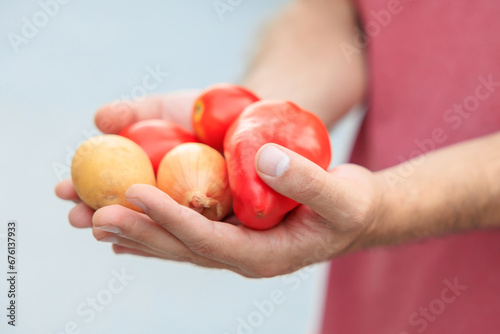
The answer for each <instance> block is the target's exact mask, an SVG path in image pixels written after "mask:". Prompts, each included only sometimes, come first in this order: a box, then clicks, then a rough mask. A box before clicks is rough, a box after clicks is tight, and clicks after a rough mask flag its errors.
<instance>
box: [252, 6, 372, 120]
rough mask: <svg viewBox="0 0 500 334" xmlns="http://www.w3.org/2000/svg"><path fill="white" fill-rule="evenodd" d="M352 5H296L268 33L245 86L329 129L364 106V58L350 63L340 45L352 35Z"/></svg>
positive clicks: (358, 58) (353, 9) (353, 15)
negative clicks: (315, 117) (285, 102)
mask: <svg viewBox="0 0 500 334" xmlns="http://www.w3.org/2000/svg"><path fill="white" fill-rule="evenodd" d="M355 27H356V12H355V8H354V7H353V5H352V3H351V1H350V0H300V1H296V2H294V3H293V4H292V5H291V6H290V7H289V8H288V9H287V10H286V11H285V12H284V13H283V14H282V15H281V16H280V17H279V18H278V19H277V20H276V21H275V22H274V23H273V25H272V26H271V27H270V29H269V31H267V32H266V37H265V38H264V40H263V43H262V45H261V47H260V49H259V50H258V53H257V55H256V58H255V60H254V62H253V64H252V65H251V66H250V68H249V71H248V73H247V75H246V78H245V79H244V81H243V84H244V85H245V86H247V87H249V88H250V89H252V90H254V91H255V92H257V94H258V95H260V96H261V97H263V98H279V99H288V100H291V101H294V102H296V103H297V104H298V105H300V106H301V107H303V108H305V109H307V110H310V111H312V112H314V113H316V114H317V115H318V116H320V117H321V119H322V120H323V121H324V122H325V123H326V124H327V125H330V124H332V123H333V122H335V121H336V120H338V119H339V118H340V117H341V116H342V115H343V114H344V113H345V112H347V111H348V110H350V108H351V107H352V106H353V105H355V104H357V103H360V102H361V101H362V98H363V95H364V90H365V85H366V77H365V63H364V58H363V55H361V54H360V55H359V56H356V57H353V59H351V61H350V62H348V61H347V59H346V58H345V57H344V55H343V53H342V51H341V49H340V47H339V45H340V43H341V42H348V41H351V40H352V39H353V37H354V34H355V31H356V30H355Z"/></svg>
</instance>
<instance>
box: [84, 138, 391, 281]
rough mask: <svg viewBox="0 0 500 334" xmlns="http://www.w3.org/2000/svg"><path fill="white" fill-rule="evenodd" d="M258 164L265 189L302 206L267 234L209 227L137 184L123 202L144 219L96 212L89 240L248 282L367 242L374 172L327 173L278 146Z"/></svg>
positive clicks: (262, 153)
mask: <svg viewBox="0 0 500 334" xmlns="http://www.w3.org/2000/svg"><path fill="white" fill-rule="evenodd" d="M255 165H256V169H257V171H258V174H259V176H260V177H261V178H262V180H263V181H264V182H266V183H267V184H268V185H269V186H270V187H272V188H273V189H275V190H276V191H278V192H280V193H281V194H283V195H285V196H288V197H290V198H292V199H294V200H296V201H297V202H299V203H301V204H300V205H299V206H298V207H297V208H296V209H294V210H293V211H292V212H290V213H289V214H288V215H287V216H286V217H285V219H284V220H283V221H282V222H281V223H280V224H278V225H277V226H275V227H273V228H271V229H269V230H265V231H255V230H252V229H249V228H246V227H244V226H243V225H237V224H229V223H223V222H216V221H211V220H208V219H206V218H205V217H203V216H201V215H200V214H198V213H196V212H195V211H193V210H191V209H189V208H187V207H184V206H181V205H179V204H177V203H176V202H175V201H174V200H172V199H171V198H170V197H169V196H168V195H166V194H165V193H163V192H162V191H160V190H159V189H157V188H155V187H153V186H148V185H134V186H131V187H130V188H129V189H128V190H127V192H126V198H127V199H128V200H129V201H130V202H131V203H133V204H135V205H137V206H139V207H141V208H142V209H143V211H144V213H138V212H135V211H132V210H129V209H127V208H125V207H122V206H118V205H114V206H108V207H104V208H101V209H99V210H98V211H97V212H96V213H95V214H94V217H93V226H94V228H93V234H94V236H95V238H96V239H97V240H101V241H107V242H112V243H113V244H114V250H115V252H117V253H129V254H135V255H143V256H155V257H159V258H164V259H168V260H175V261H185V262H190V263H194V264H196V265H200V266H204V267H210V268H224V269H228V270H232V271H234V272H237V273H239V274H241V275H243V276H247V277H272V276H276V275H281V274H286V273H290V272H293V271H295V270H298V269H300V268H301V267H304V266H306V265H309V264H312V263H315V262H320V261H323V260H327V259H330V258H332V257H335V256H338V255H340V254H344V253H346V252H348V251H352V250H355V249H359V248H362V247H364V246H366V245H367V243H369V242H370V238H371V232H372V231H373V229H374V227H375V224H376V222H377V220H378V217H379V216H380V215H381V213H382V211H381V209H382V208H383V205H382V203H381V201H382V200H381V199H382V198H383V196H382V194H383V191H384V182H383V181H381V180H379V179H378V178H377V176H375V174H374V173H372V172H370V171H368V170H366V169H364V168H362V167H360V166H357V165H341V166H339V167H337V168H335V169H333V170H332V171H330V172H326V171H324V170H323V169H321V168H320V167H318V166H317V165H315V164H314V163H312V162H310V161H309V160H307V159H305V158H304V157H302V156H300V155H298V154H296V153H294V152H292V151H290V150H288V149H286V148H283V147H281V146H278V145H275V144H267V145H264V146H263V147H262V148H261V149H260V150H259V152H258V153H257V156H256V163H255ZM278 166H279V168H278Z"/></svg>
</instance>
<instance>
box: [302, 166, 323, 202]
mask: <svg viewBox="0 0 500 334" xmlns="http://www.w3.org/2000/svg"><path fill="white" fill-rule="evenodd" d="M327 176H328V174H327V173H322V170H315V172H314V174H313V175H312V176H311V177H309V178H307V179H301V181H300V182H298V185H297V190H296V193H297V197H296V200H297V202H299V203H302V204H306V205H307V203H310V202H313V201H314V200H315V199H316V198H318V197H320V196H321V195H322V194H323V192H324V191H325V188H326V184H327V180H328V179H327Z"/></svg>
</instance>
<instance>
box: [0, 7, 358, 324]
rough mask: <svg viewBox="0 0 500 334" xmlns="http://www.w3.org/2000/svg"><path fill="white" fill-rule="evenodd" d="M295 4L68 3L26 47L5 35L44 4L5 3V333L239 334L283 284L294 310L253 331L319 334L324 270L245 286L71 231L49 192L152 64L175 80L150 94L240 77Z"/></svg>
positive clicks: (0, 13) (354, 117) (0, 314)
mask: <svg viewBox="0 0 500 334" xmlns="http://www.w3.org/2000/svg"><path fill="white" fill-rule="evenodd" d="M42 2H44V3H49V2H51V0H42ZM237 2H238V1H232V3H237ZM286 3H287V0H280V1H265V0H254V1H241V2H240V4H239V5H237V6H235V8H234V10H233V11H231V12H226V13H225V15H224V19H221V18H220V17H219V16H218V14H217V11H216V10H215V9H214V7H213V2H212V1H201V0H191V1H168V0H161V1H160V0H149V1H142V2H141V3H140V4H139V2H137V1H116V0H114V1H78V0H72V1H69V2H68V3H67V4H64V5H59V8H58V9H57V10H54V12H55V13H53V16H52V17H49V19H48V21H47V22H43V21H39V23H40V22H42V25H43V26H42V27H40V28H38V32H36V33H33V32H32V33H33V36H30V38H28V39H27V44H22V45H19V48H18V50H17V52H16V50H15V48H13V47H12V44H11V43H10V42H9V34H10V33H15V34H18V35H22V29H23V26H25V25H26V23H25V21H23V20H24V18H25V19H27V20H28V21H30V22H33V20H34V19H39V20H40V19H43V14H40V13H41V12H43V8H42V7H41V5H40V3H39V2H38V1H33V0H29V1H14V0H9V1H6V0H2V1H1V4H0V115H1V118H0V135H1V140H0V145H1V146H0V222H1V225H0V233H2V234H0V278H1V277H5V273H6V271H7V261H6V241H5V233H6V225H7V222H8V220H9V219H15V220H17V221H18V228H19V236H18V247H19V254H18V270H19V285H18V306H19V309H18V319H17V321H18V322H17V324H18V326H17V327H16V328H11V327H10V326H7V325H6V321H7V318H6V317H5V313H6V310H5V307H6V305H7V297H6V295H7V285H6V280H5V279H4V278H1V279H0V310H3V311H0V332H2V333H23V334H25V333H26V334H29V333H43V334H49V333H52V334H55V333H70V332H71V331H66V328H65V327H66V326H68V324H70V325H69V327H68V328H71V323H75V325H76V326H78V329H79V330H80V332H79V333H93V334H98V333H107V334H110V333H183V334H185V333H220V334H224V333H230V334H233V333H237V329H238V318H239V317H241V318H243V319H248V317H249V316H251V315H252V312H255V311H256V310H257V309H256V306H255V305H254V302H261V301H263V300H264V299H269V298H270V295H271V293H272V292H273V291H275V290H278V291H280V292H282V293H283V296H284V298H285V302H284V303H283V304H280V305H276V306H275V310H274V312H273V314H272V315H270V316H269V317H265V320H264V321H263V323H262V324H260V325H259V326H256V327H255V328H252V332H253V333H273V334H275V333H288V334H294V333H313V332H314V330H315V328H316V327H317V324H318V321H319V317H320V316H321V307H322V303H323V299H322V298H323V297H322V296H323V294H324V287H325V284H326V283H325V275H326V266H325V265H317V266H313V267H312V268H309V269H307V270H302V271H301V272H299V273H295V274H292V275H289V276H288V277H287V278H282V277H278V278H274V279H265V280H249V279H245V278H241V277H239V276H237V275H235V274H232V273H229V272H224V271H214V270H206V269H199V268H195V267H193V266H190V265H185V264H178V263H169V262H164V261H159V260H155V259H143V258H137V257H132V256H123V255H122V256H116V255H114V254H113V253H112V251H111V249H110V245H108V244H100V243H98V242H96V241H95V240H94V239H93V237H92V236H91V233H90V231H89V230H77V229H74V228H72V227H71V226H70V225H69V224H68V222H67V213H68V211H69V210H70V209H71V207H72V204H71V203H66V202H64V201H61V200H59V199H57V198H56V197H55V195H54V192H53V188H54V186H55V184H56V183H57V182H58V181H59V179H61V178H66V177H69V174H68V173H66V172H65V169H64V168H67V167H68V166H69V161H70V158H71V154H72V151H73V150H75V149H76V148H77V147H78V145H79V143H80V142H81V141H83V140H85V139H86V137H87V136H88V134H89V133H90V135H95V134H97V132H96V130H95V127H94V125H93V114H94V111H95V110H96V108H97V107H99V106H100V105H102V104H104V103H106V102H109V101H113V100H116V99H119V98H121V97H122V96H123V95H129V94H131V93H132V92H133V90H134V88H135V87H137V86H138V85H139V86H140V85H141V82H142V79H143V78H144V76H146V75H147V68H148V67H151V68H156V67H159V68H160V69H161V70H162V71H165V72H168V73H169V76H168V77H167V78H166V79H165V80H163V81H162V82H161V83H160V84H159V86H158V87H157V89H155V90H154V91H150V92H149V93H158V92H165V91H168V90H174V89H183V88H193V87H194V88H203V87H206V86H207V85H210V84H213V83H216V82H237V81H238V80H239V78H240V77H241V75H242V73H243V72H244V70H245V64H246V63H247V61H248V60H249V58H250V57H251V54H252V50H253V46H254V45H255V43H256V42H257V41H258V39H259V38H258V36H259V34H260V33H261V32H262V31H263V30H264V29H263V27H264V26H263V24H264V23H265V22H267V21H268V19H269V18H271V17H272V16H273V15H274V14H275V13H276V12H278V11H279V10H280V8H282V7H283V6H284V5H285V4H286ZM37 15H38V16H37ZM40 15H41V16H40ZM34 17H36V18H34ZM47 17H48V16H47ZM10 36H12V35H10ZM290 75H293V73H291V74H290ZM359 118H360V113H359V112H358V113H353V114H351V115H349V116H348V117H347V118H346V119H345V120H344V121H343V123H342V125H340V126H339V127H337V128H336V129H334V131H333V136H332V141H333V143H334V146H335V162H334V164H338V163H340V162H342V161H344V160H345V159H346V157H347V155H348V153H347V152H348V149H349V147H350V145H351V143H352V137H353V133H354V132H355V129H356V126H357V123H358V121H359ZM55 167H59V168H63V169H61V170H59V171H57V170H56V169H55ZM122 270H125V272H126V273H127V275H129V276H133V280H130V281H128V282H127V285H126V286H125V287H124V288H123V290H122V291H121V292H119V293H115V294H112V299H111V300H106V302H109V303H108V304H106V305H105V306H103V310H102V311H100V312H96V314H95V318H94V319H92V320H90V321H87V320H89V317H88V316H87V315H83V316H82V315H81V314H79V313H78V311H77V310H78V307H79V306H81V304H82V303H84V304H85V303H86V302H87V300H88V298H95V297H97V296H100V297H101V298H103V297H106V296H108V297H109V293H108V292H107V291H106V290H109V288H108V284H109V283H110V282H112V279H113V277H114V276H113V272H114V271H116V272H121V271H122ZM88 309H89V307H85V310H88ZM73 332H74V333H78V331H73Z"/></svg>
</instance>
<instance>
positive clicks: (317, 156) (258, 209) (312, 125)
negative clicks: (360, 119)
mask: <svg viewBox="0 0 500 334" xmlns="http://www.w3.org/2000/svg"><path fill="white" fill-rule="evenodd" d="M267 143H276V144H278V145H281V146H284V147H286V148H288V149H290V150H292V151H294V152H297V153H298V154H300V155H302V156H304V157H305V158H307V159H309V160H311V161H312V162H314V163H316V164H317V165H319V166H320V167H322V168H323V169H326V168H328V165H329V164H330V160H331V156H332V155H331V147H330V137H329V133H328V130H327V128H326V126H325V124H323V122H322V121H321V120H320V119H319V117H318V116H316V115H314V114H313V113H310V112H308V111H306V110H303V109H301V108H299V107H298V106H296V105H295V104H293V103H291V102H288V101H261V102H257V103H254V104H252V105H251V106H249V107H248V108H246V109H245V111H244V112H243V113H242V114H241V116H240V117H238V119H237V120H236V121H235V122H234V123H233V125H232V126H231V127H230V128H229V131H228V132H227V136H226V139H225V142H224V153H225V156H226V161H227V170H228V176H229V185H230V187H231V192H232V193H233V209H234V213H235V215H236V217H237V218H238V219H239V220H240V221H241V223H242V224H243V225H245V226H247V227H250V228H253V229H257V230H264V229H268V228H271V227H273V226H275V225H276V224H278V223H279V222H280V221H281V220H282V219H283V217H284V216H285V215H286V214H287V213H288V212H289V211H290V210H292V209H293V208H295V207H296V206H297V204H298V203H297V202H295V201H294V200H292V199H290V198H287V197H285V196H283V195H281V194H279V193H277V192H276V191H274V190H273V189H271V188H270V187H269V186H268V185H267V184H265V183H264V182H263V181H262V180H261V179H260V177H259V175H258V174H257V172H256V170H255V162H254V159H255V155H256V154H257V151H258V150H259V149H260V148H261V147H262V145H264V144H267Z"/></svg>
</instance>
